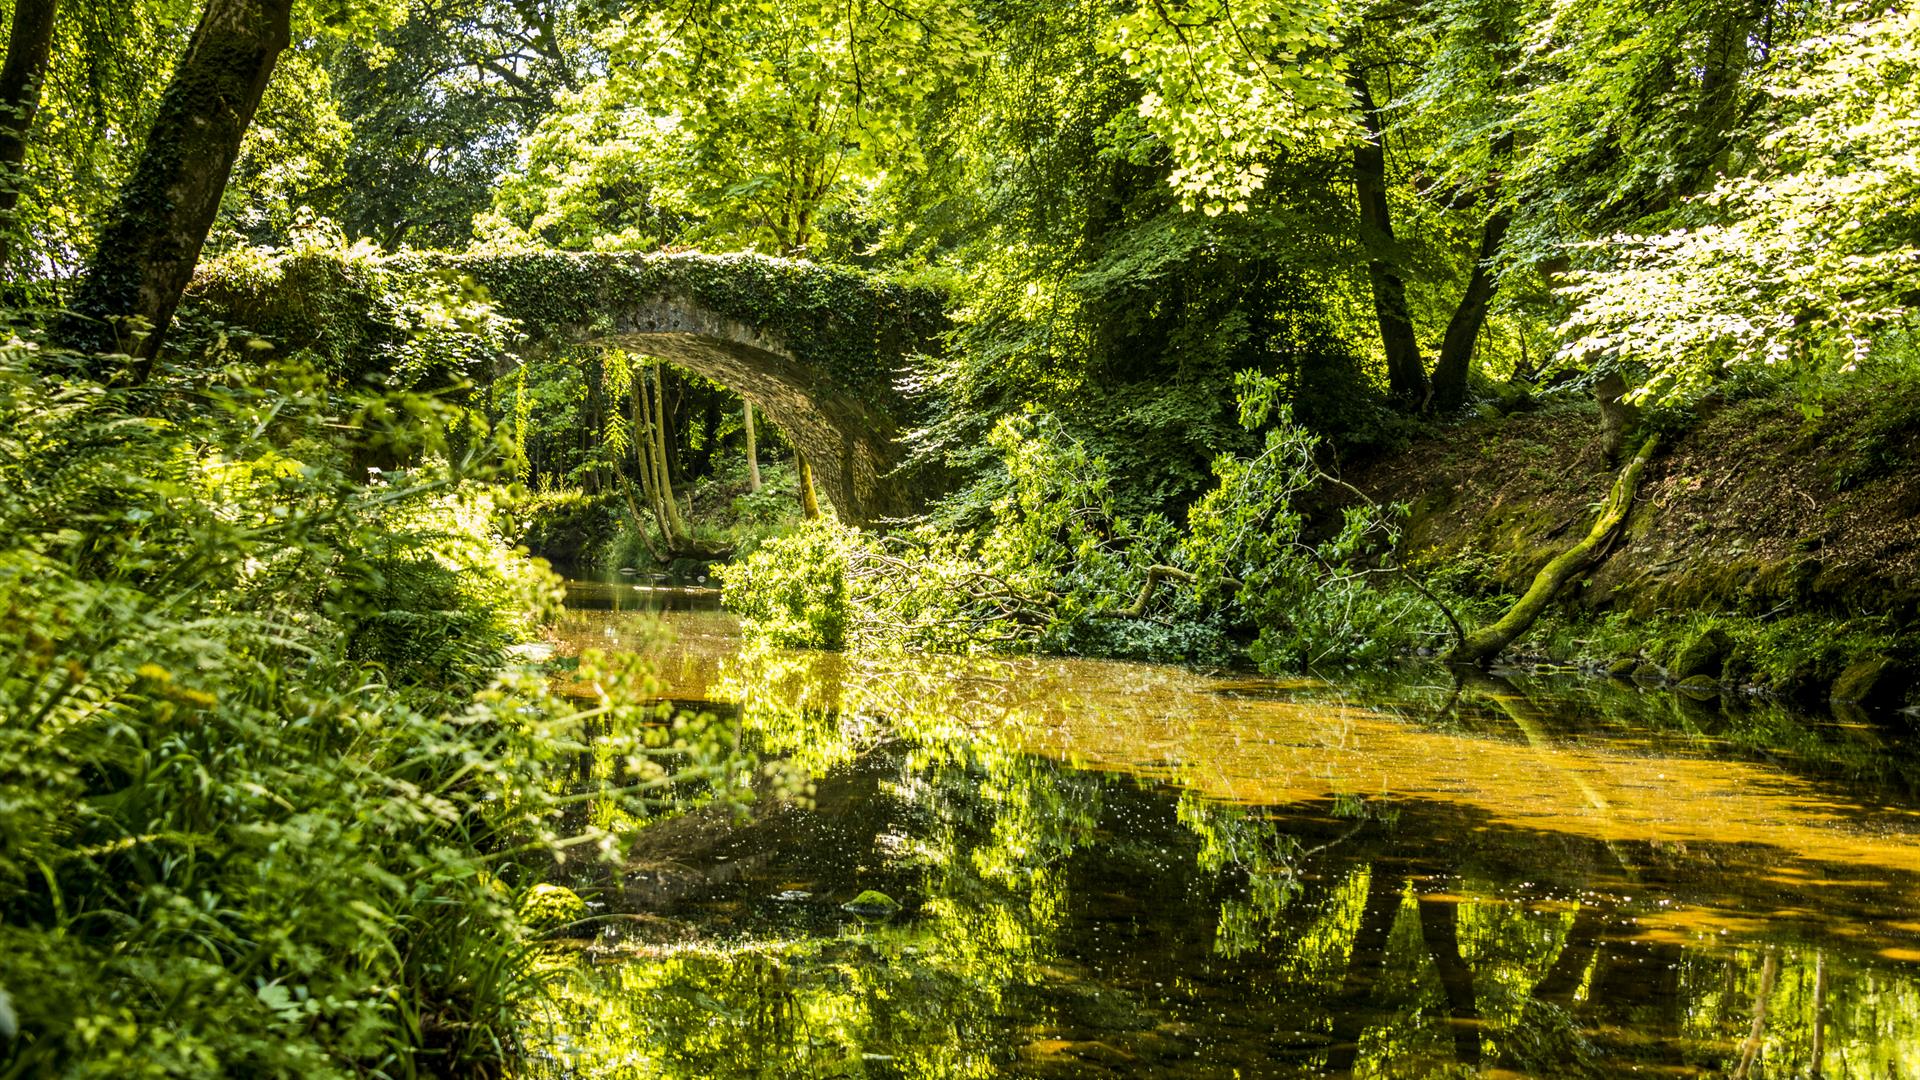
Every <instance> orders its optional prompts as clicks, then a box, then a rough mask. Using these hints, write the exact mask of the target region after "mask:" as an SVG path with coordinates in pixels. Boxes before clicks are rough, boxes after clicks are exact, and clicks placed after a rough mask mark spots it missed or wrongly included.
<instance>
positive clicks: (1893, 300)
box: [1564, 8, 1920, 401]
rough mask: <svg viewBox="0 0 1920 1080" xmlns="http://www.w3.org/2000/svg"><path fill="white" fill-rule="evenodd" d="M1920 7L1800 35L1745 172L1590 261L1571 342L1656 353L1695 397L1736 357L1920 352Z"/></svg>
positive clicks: (1816, 367)
mask: <svg viewBox="0 0 1920 1080" xmlns="http://www.w3.org/2000/svg"><path fill="white" fill-rule="evenodd" d="M1916 42H1920V12H1916V11H1915V10H1912V9H1911V8H1896V9H1894V10H1892V11H1890V12H1888V13H1886V14H1883V15H1878V16H1874V17H1869V18H1864V19H1862V20H1860V21H1858V22H1853V23H1846V24H1842V25H1839V26H1836V27H1834V28H1833V29H1832V31H1831V32H1829V33H1827V34H1824V35H1822V36H1818V37H1815V38H1812V39H1810V40H1808V41H1807V42H1805V43H1803V44H1802V45H1800V46H1799V47H1797V48H1796V49H1794V50H1793V51H1792V52H1791V53H1790V55H1789V56H1788V58H1787V59H1786V60H1785V62H1784V63H1783V64H1782V66H1781V67H1780V69H1779V70H1778V71H1777V72H1776V73H1775V74H1774V75H1773V76H1772V78H1770V79H1769V80H1768V83H1767V87H1766V89H1767V92H1768V95H1769V113H1770V115H1769V117H1768V120H1767V123H1768V126H1770V127H1771V128H1772V131H1771V133H1770V134H1767V135H1766V136H1765V137H1764V138H1762V139H1760V140H1759V142H1758V148H1759V155H1760V156H1759V158H1758V160H1757V161H1755V163H1754V167H1753V168H1752V170H1751V171H1750V172H1747V173H1745V174H1743V175H1733V176H1726V177H1723V178H1722V179H1721V180H1720V181H1719V182H1718V183H1717V184H1716V185H1715V186H1714V187H1713V188H1712V189H1711V190H1710V191H1709V192H1707V193H1706V194H1705V195H1704V196H1702V197H1701V198H1700V199H1699V200H1697V201H1696V203H1695V204H1694V207H1693V209H1694V211H1695V213H1696V214H1697V215H1698V216H1700V217H1701V218H1704V220H1703V221H1701V222H1700V223H1699V224H1697V225H1693V226H1691V227H1687V228H1680V229H1674V230H1672V231H1668V232H1663V233H1638V234H1635V233H1626V234H1620V235H1616V236H1613V237H1611V238H1609V239H1607V240H1605V241H1601V242H1598V243H1596V244H1595V245H1594V247H1595V249H1596V252H1597V253H1598V254H1601V255H1603V256H1604V257H1605V258H1606V260H1607V261H1606V263H1605V264H1604V265H1603V266H1602V267H1600V268H1597V269H1594V270H1592V271H1589V272H1586V273H1583V274H1580V275H1577V276H1576V277H1575V278H1574V280H1573V283H1572V285H1571V287H1570V288H1569V290H1568V292H1569V295H1570V296H1571V298H1572V299H1573V301H1574V303H1575V307H1574V309H1573V311H1572V313H1571V314H1570V315H1569V317H1568V319H1567V323H1566V326H1565V328H1564V329H1565V332H1566V333H1567V334H1568V336H1569V338H1570V341H1569V344H1568V345H1567V346H1566V351H1567V352H1568V353H1569V354H1570V355H1572V356H1575V357H1581V358H1603V359H1608V360H1612V361H1614V362H1624V363H1634V364H1643V365H1645V366H1646V368H1647V370H1648V372H1649V376H1648V379H1647V386H1646V387H1645V389H1644V390H1643V393H1644V394H1645V395H1647V396H1649V397H1651V398H1653V399H1656V400H1667V401H1685V400H1688V399H1692V398H1696V397H1698V396H1699V395H1700V394H1701V393H1703V392H1705V391H1706V390H1707V389H1708V388H1710V387H1711V386H1712V385H1713V384H1714V383H1715V382H1716V381H1717V380H1719V379H1720V378H1722V377H1723V376H1725V375H1727V374H1730V373H1737V372H1741V371H1748V370H1754V369H1763V370H1764V369H1771V370H1775V371H1780V372H1786V373H1791V374H1794V375H1796V376H1798V377H1800V378H1802V379H1803V380H1806V381H1807V383H1808V384H1809V385H1810V386H1817V384H1818V381H1819V380H1821V379H1824V378H1826V377H1829V376H1832V375H1835V374H1842V375H1844V374H1847V373H1851V372H1854V371H1856V370H1859V369H1862V368H1865V367H1869V366H1874V365H1895V366H1904V367H1905V368H1906V369H1907V370H1911V365H1912V364H1913V363H1914V360H1915V351H1914V347H1913V342H1912V334H1913V331H1914V329H1915V323H1914V314H1915V311H1916V309H1920V216H1917V215H1916V211H1915V207H1916V206H1917V205H1920V119H1916V118H1917V117H1920V44H1916Z"/></svg>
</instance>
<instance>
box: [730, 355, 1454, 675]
mask: <svg viewBox="0 0 1920 1080" xmlns="http://www.w3.org/2000/svg"><path fill="white" fill-rule="evenodd" d="M1240 391H1241V395H1240V400H1241V421H1242V423H1243V425H1244V426H1245V427H1246V428H1247V429H1248V430H1249V431H1251V432H1254V433H1256V434H1257V436H1258V438H1259V440H1260V441H1259V442H1258V443H1257V446H1258V449H1257V450H1256V451H1255V452H1253V453H1250V454H1247V455H1244V456H1242V455H1235V454H1222V455H1221V456H1220V457H1219V458H1217V459H1216V460H1215V462H1214V464H1213V473H1214V478H1215V486H1214V487H1213V488H1212V489H1211V490H1209V491H1208V492H1206V493H1205V494H1204V495H1203V496H1202V497H1201V498H1200V499H1199V500H1198V501H1196V502H1195V503H1194V504H1193V505H1192V507H1191V508H1190V509H1189V511H1188V513H1187V515H1186V521H1185V523H1184V525H1176V524H1175V523H1174V522H1172V521H1170V520H1169V519H1167V518H1166V517H1164V516H1162V515H1160V514H1158V513H1153V512H1146V513H1128V512H1126V511H1124V510H1123V509H1121V507H1122V506H1123V505H1124V504H1123V502H1122V501H1121V500H1120V499H1119V498H1118V497H1117V495H1116V481H1115V477H1114V475H1113V470H1112V469H1111V468H1110V466H1109V464H1108V462H1107V461H1106V459H1105V458H1104V457H1102V456H1100V455H1098V454H1095V453H1092V452H1090V451H1089V450H1088V448H1087V446H1086V445H1085V444H1084V443H1083V442H1082V441H1081V440H1079V439H1078V438H1076V437H1075V435H1074V434H1073V433H1072V432H1071V430H1070V429H1069V428H1068V427H1067V426H1066V425H1064V424H1062V423H1061V422H1060V421H1059V420H1058V419H1057V418H1055V417H1054V416H1052V415H1051V414H1049V413H1046V412H1044V411H1040V410H1030V411H1029V412H1028V413H1026V414H1025V415H1022V416H1019V417H1011V418H1008V419H1006V420H1003V421H1002V422H1001V423H1000V424H999V425H998V426H997V427H996V428H995V429H994V431H993V433H992V436H991V440H990V441H991V445H992V447H993V449H994V450H995V451H996V452H997V453H998V455H999V458H1000V461H1001V463H1002V469H1001V471H1000V472H999V473H998V476H999V480H998V482H997V484H993V485H985V484H983V485H976V486H975V487H974V488H972V489H970V490H969V491H967V492H965V493H963V494H962V495H961V496H959V497H957V498H956V499H953V500H950V501H949V502H948V503H947V504H946V505H945V506H944V507H943V508H942V510H941V511H940V512H939V513H938V514H937V515H935V518H934V520H931V521H928V522H925V523H922V524H920V525H917V526H914V527H912V528H908V529H902V530H896V531H894V532H891V533H888V534H886V535H875V534H871V533H867V532H863V531H861V530H858V529H853V528H849V527H846V526H843V525H840V524H838V523H836V522H832V521H820V522H814V523H811V524H809V525H808V526H806V527H805V528H803V529H801V530H799V531H797V532H795V533H793V534H791V535H789V536H785V537H782V538H779V539H775V540H772V541H770V542H768V543H766V544H764V545H763V546H762V547H761V548H760V549H759V550H758V551H756V552H755V553H754V554H753V555H751V556H750V557H748V558H746V559H745V560H743V561H740V562H738V563H735V564H732V565H729V566H726V567H723V568H721V571H720V573H721V578H722V581H723V583H724V586H725V601H726V603H727V604H728V605H729V606H730V607H732V608H733V609H734V610H736V611H738V612H740V613H741V614H742V615H743V616H745V617H746V621H747V626H748V629H749V633H751V634H753V635H755V636H757V637H760V638H762V639H764V640H767V641H769V642H772V643H774V644H778V645H785V646H796V647H816V648H863V649H869V648H917V649H928V650H937V651H947V652H976V651H1040V652H1057V653H1077V654H1086V655H1100V656H1113V657H1136V658H1147V659H1178V660H1189V661H1203V662H1209V663H1221V662H1227V661H1231V660H1233V659H1235V658H1238V657H1245V658H1246V659H1248V660H1251V661H1252V662H1254V663H1256V664H1258V665H1259V666H1261V667H1262V668H1264V669H1266V670H1269V671H1296V670H1300V669H1302V668H1308V667H1326V666H1329V665H1340V664H1349V663H1364V662H1372V661H1378V660H1381V659H1384V658H1386V657H1388V656H1391V655H1393V654H1394V653H1395V652H1397V651H1400V650H1404V649H1407V648H1410V647H1414V645H1415V644H1416V643H1426V642H1431V641H1436V640H1441V639H1442V638H1441V635H1443V634H1444V621H1443V620H1444V615H1443V613H1442V611H1441V608H1440V606H1439V605H1438V604H1435V603H1433V602H1432V601H1431V600H1430V599H1428V598H1427V597H1424V596H1423V595H1421V591H1420V587H1419V586H1418V585H1417V584H1416V583H1413V582H1412V580H1411V579H1410V578H1408V577H1406V576H1405V575H1404V574H1402V573H1400V572H1399V571H1398V569H1397V567H1396V566H1395V564H1394V554H1393V553H1394V549H1395V544H1396V541H1397V538H1398V528H1399V526H1398V523H1399V521H1400V519H1401V517H1402V516H1403V514H1404V508H1403V507H1397V506H1386V507H1381V506H1374V505H1371V504H1368V505H1363V506H1357V507H1353V508H1349V509H1347V510H1346V511H1344V512H1343V513H1341V514H1339V515H1336V517H1335V518H1334V520H1331V521H1323V522H1312V521H1310V520H1309V516H1308V515H1309V507H1308V501H1309V496H1311V495H1313V494H1314V493H1316V492H1318V491H1320V490H1322V489H1323V488H1325V487H1326V486H1328V485H1332V484H1337V483H1338V481H1335V480H1332V479H1331V478H1329V477H1327V476H1326V475H1325V474H1324V473H1323V472H1322V471H1321V468H1320V465H1319V454H1320V447H1321V443H1320V440H1319V439H1318V438H1317V437H1316V436H1314V435H1313V434H1312V433H1310V432H1309V431H1307V430H1306V429H1305V428H1303V427H1302V426H1300V425H1299V424H1297V423H1295V422H1294V420H1293V417H1292V413H1291V410H1290V409H1289V408H1288V407H1287V406H1286V405H1285V404H1283V403H1282V401H1281V399H1280V392H1281V388H1280V386H1279V384H1278V383H1277V381H1275V380H1273V379H1269V378H1263V377H1260V376H1258V375H1253V374H1249V375H1246V376H1244V377H1243V378H1242V379H1241V381H1240Z"/></svg>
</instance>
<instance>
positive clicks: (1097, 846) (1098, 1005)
mask: <svg viewBox="0 0 1920 1080" xmlns="http://www.w3.org/2000/svg"><path fill="white" fill-rule="evenodd" d="M571 595H572V597H573V599H574V602H575V605H576V606H575V607H574V609H573V610H571V611H570V613H569V616H568V618H567V619H566V621H565V623H564V624H563V626H562V627H561V629H560V636H561V640H562V647H563V649H575V650H577V649H580V648H587V647H597V648H606V649H615V650H632V651H640V652H643V653H645V654H647V655H649V656H650V657H652V658H653V659H654V662H655V664H656V666H657V668H658V670H659V674H660V676H661V678H662V679H663V681H664V683H665V689H664V691H663V693H664V695H665V696H666V697H668V698H670V699H671V700H673V701H675V702H677V703H680V704H681V705H682V707H685V708H688V709H699V710H707V711H712V712H714V713H716V714H719V715H722V716H725V717H729V718H737V719H738V720H739V722H740V723H741V725H742V726H743V728H744V730H746V731H747V732H748V733H749V739H750V743H751V745H752V747H753V748H754V749H755V750H756V751H757V752H758V753H759V754H760V755H761V756H762V757H763V758H765V759H766V760H769V761H778V762H781V763H784V765H785V767H786V768H788V769H789V770H792V771H794V772H796V773H798V774H802V775H804V777H805V778H806V779H808V780H810V782H811V786H812V787H811V793H810V796H808V797H807V798H804V799H802V800H800V801H798V802H786V803H779V802H777V801H776V800H767V801H766V802H765V803H763V804H762V805H761V806H759V807H758V808H757V809H756V811H755V813H754V814H753V816H752V817H751V819H748V820H744V821H742V820H734V819H733V818H731V817H729V816H726V815H722V814H718V813H713V812H703V811H696V812H695V813H692V814H689V815H686V816H684V817H682V818H679V819H675V820H672V821H668V822H663V823H660V824H657V825H653V826H650V827H648V828H647V829H646V830H643V833H642V836H641V838H640V843H639V848H638V850H637V851H636V853H635V856H634V858H633V860H632V862H631V863H629V864H628V865H626V866H625V867H623V868H622V871H621V872H620V873H619V874H617V875H613V876H610V877H607V876H603V877H602V878H600V879H596V880H595V881H593V882H588V883H583V893H585V894H586V895H588V896H589V899H591V900H592V901H593V902H594V903H596V904H598V905H601V907H600V908H599V909H598V910H602V911H607V912H618V913H628V915H629V916H630V917H628V918H627V919H625V920H624V921H621V922H619V923H617V924H615V925H614V926H611V927H609V928H608V929H607V930H605V931H604V932H602V933H601V934H599V936H596V937H595V938H593V939H592V940H590V941H582V942H575V943H572V945H571V947H569V948H568V949H565V950H562V951H561V952H560V953H558V954H556V957H555V959H554V961H553V962H555V963H559V964H564V965H566V966H567V968H568V970H567V972H566V978H565V979H564V983H563V989H562V990H561V991H560V992H559V993H558V995H557V996H556V998H555V1000H554V1001H553V1002H552V1003H551V1004H549V1005H547V1006H544V1007H542V1008H540V1009H538V1010H536V1011H535V1013H534V1014H532V1015H530V1016H529V1017H528V1020H527V1024H526V1041H527V1044H528V1046H527V1049H528V1053H529V1055H530V1057H531V1058H532V1060H533V1061H535V1062H536V1064H537V1067H536V1069H535V1074H536V1075H540V1076H552V1077H560V1076H567V1077H586V1078H595V1080H598V1078H626V1077H635V1078H638V1077H688V1078H696V1077H698V1078H707V1077H714V1078H720V1077H900V1078H909V1077H910V1078H923V1077H924V1078H935V1077H939V1078H948V1077H955V1078H957V1077H1000V1076H1008V1077H1122V1076H1125V1077H1181V1078H1188V1077H1191V1078H1203V1077H1204V1078H1215V1077H1218V1078H1223V1080H1224V1078H1248V1080H1251V1078H1255V1077H1296V1076H1299V1077H1306V1076H1349V1075H1352V1076H1366V1077H1460V1076H1498V1077H1615V1076H1629V1075H1645V1076H1695V1075H1697V1076H1715V1077H1731V1078H1736V1080H1747V1078H1784V1077H1810V1076H1821V1077H1874V1078H1885V1077H1920V843H1916V840H1917V839H1920V837H1916V833H1920V757H1917V756H1916V754H1915V752H1914V750H1913V748H1912V747H1911V746H1905V745H1901V744H1899V743H1898V741H1897V740H1895V739H1894V738H1893V737H1892V736H1890V735H1889V734H1887V733H1886V732H1885V731H1884V730H1883V729H1881V728H1878V727H1875V726H1873V725H1870V724H1867V723H1864V722H1862V721H1861V720H1860V718H1857V717H1855V718H1845V717H1834V716H1827V715H1810V714H1806V713H1802V712H1796V711H1794V710H1792V709H1789V708H1786V707H1784V706H1780V705H1774V704H1768V703H1760V702H1749V701H1737V700H1735V701H1721V700H1720V699H1718V698H1712V697H1709V698H1707V699H1705V700H1697V699H1695V698H1692V697H1688V696H1685V695H1682V694H1679V693H1677V692H1675V691H1672V690H1665V689H1660V690H1638V689H1635V688H1632V687H1629V686H1622V685H1603V684H1597V683H1594V682H1591V681H1577V680H1575V681H1565V682H1560V681H1554V680H1541V679H1533V680H1525V679H1511V680H1507V679H1495V678H1475V679H1469V680H1467V681H1465V682H1464V683H1460V684H1456V683H1455V681H1454V679H1453V678H1452V676H1451V675H1450V674H1449V673H1448V672H1446V671H1444V670H1440V669H1438V668H1432V667H1428V668H1413V669H1408V670H1405V671H1400V672H1394V673H1390V674H1385V675H1374V676H1367V677H1360V676H1356V677H1354V678H1351V679H1334V680H1328V679H1293V680H1284V679H1267V678H1257V677H1247V676H1243V675H1233V674H1217V675H1208V674H1201V673H1196V672H1193V671H1190V670H1186V669H1182V668H1176V667H1165V666H1154V665H1143V664H1129V663H1116V662H1103V661H1088V660H1072V659H1026V658H1019V659H1006V658H992V659H980V658H942V657H932V658H930V657H896V658H867V657H860V658H855V657H846V656H841V655H836V654H819V653H763V652H758V651H755V650H751V649H744V648H743V647H742V645H741V642H740V639H739V637H738V635H737V632H736V629H735V627H734V625H733V623H732V622H731V620H730V619H729V618H728V617H727V616H726V615H724V614H722V613H720V612H718V611H716V610H712V609H711V608H712V605H711V594H710V593H705V592H686V591H682V590H677V589H659V590H650V589H645V588H635V587H633V586H630V585H626V584H620V583H613V584H600V585H586V584H582V585H577V586H575V588H574V589H573V591H572V594H571ZM588 884H591V885H594V886H596V887H594V888H587V887H585V885H588ZM868 890H875V891H877V892H879V893H882V894H884V895H885V896H886V897H887V898H889V899H891V900H892V901H894V902H895V903H897V904H898V905H899V908H900V910H898V911H897V912H887V911H884V910H871V905H872V904H874V903H875V901H873V900H872V898H869V904H868V905H867V906H863V905H860V904H855V905H854V906H855V907H856V908H861V909H862V911H863V912H864V913H862V914H856V913H854V912H852V911H849V910H848V909H847V905H848V904H850V903H853V902H854V901H855V899H856V897H859V896H860V895H861V894H862V893H864V892H866V891H868Z"/></svg>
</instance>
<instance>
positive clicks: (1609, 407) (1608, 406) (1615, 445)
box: [1593, 371, 1640, 458]
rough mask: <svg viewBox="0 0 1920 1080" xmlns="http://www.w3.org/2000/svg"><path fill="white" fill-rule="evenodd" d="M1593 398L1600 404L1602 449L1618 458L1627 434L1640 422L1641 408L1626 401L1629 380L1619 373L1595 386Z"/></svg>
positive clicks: (1603, 378) (1609, 374)
mask: <svg viewBox="0 0 1920 1080" xmlns="http://www.w3.org/2000/svg"><path fill="white" fill-rule="evenodd" d="M1593 396H1594V398H1595V399H1596V400H1597V401H1599V403H1600V436H1601V447H1602V448H1603V449H1604V450H1605V451H1606V453H1607V456H1608V457H1609V458H1612V457H1617V456H1618V455H1619V453H1620V450H1621V448H1622V447H1624V446H1625V445H1626V442H1627V432H1628V431H1629V430H1630V429H1632V427H1633V426H1634V425H1635V424H1637V423H1639V422H1640V407H1639V406H1638V405H1634V404H1632V403H1630V402H1628V401H1626V400H1625V398H1626V396H1627V380H1626V379H1625V378H1624V377H1622V376H1621V374H1620V373H1619V372H1617V371H1614V372H1608V373H1607V374H1606V375H1604V376H1602V377H1601V378H1600V381H1599V382H1597V383H1594V384H1593Z"/></svg>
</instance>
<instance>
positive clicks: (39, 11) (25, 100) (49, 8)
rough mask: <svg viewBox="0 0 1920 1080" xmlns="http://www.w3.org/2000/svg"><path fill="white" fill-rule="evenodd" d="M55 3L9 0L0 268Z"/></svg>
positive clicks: (0, 89) (0, 123)
mask: <svg viewBox="0 0 1920 1080" xmlns="http://www.w3.org/2000/svg"><path fill="white" fill-rule="evenodd" d="M59 6H60V0H15V3H14V5H13V32H12V34H11V35H10V36H9V37H8V38H7V62H6V66H5V67H0V267H4V266H5V265H6V261H7V244H8V241H9V240H11V239H12V233H13V214H14V208H15V207H16V206H17V205H18V204H19V202H20V184H21V182H22V180H23V179H24V178H23V177H22V176H21V174H20V166H21V163H23V162H24V161H26V159H27V135H28V134H29V133H30V132H31V131H32V130H33V114H34V113H36V112H38V111H39V110H40V88H41V87H42V86H43V85H45V83H46V81H47V59H48V58H49V57H50V56H51V55H52V53H53V18H54V15H55V14H56V13H57V11H58V9H59Z"/></svg>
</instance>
